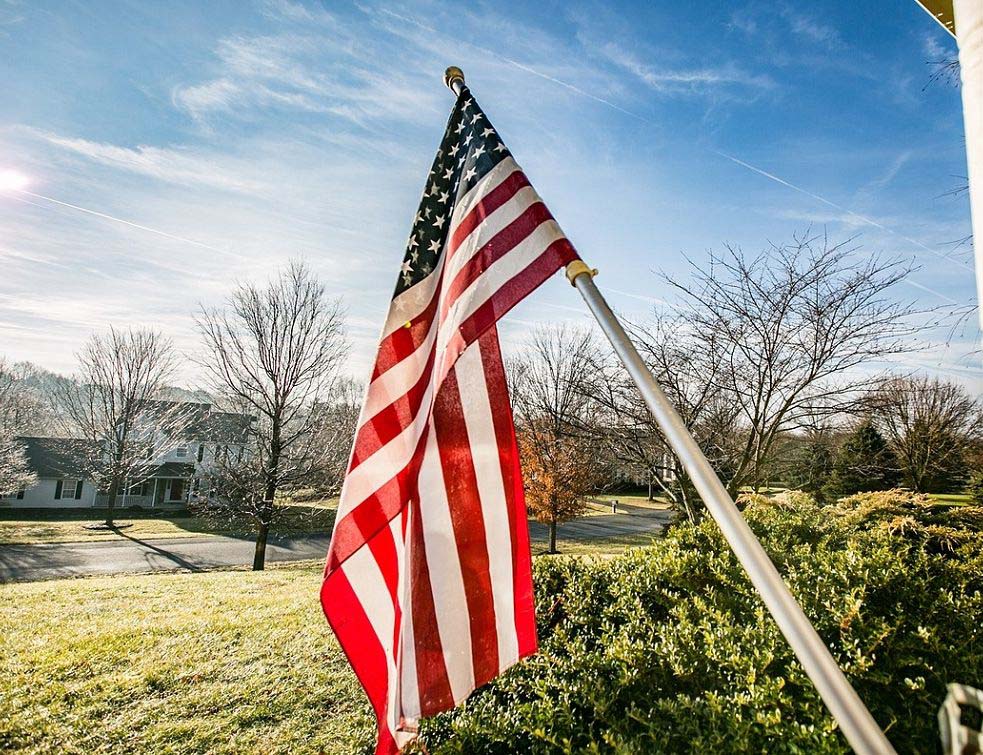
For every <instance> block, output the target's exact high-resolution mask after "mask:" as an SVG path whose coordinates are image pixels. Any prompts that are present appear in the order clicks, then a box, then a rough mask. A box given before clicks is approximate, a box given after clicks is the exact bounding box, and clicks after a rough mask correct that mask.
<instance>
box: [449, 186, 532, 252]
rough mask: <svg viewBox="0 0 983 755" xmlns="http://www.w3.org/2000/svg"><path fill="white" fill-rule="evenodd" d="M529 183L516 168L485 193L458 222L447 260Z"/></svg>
mask: <svg viewBox="0 0 983 755" xmlns="http://www.w3.org/2000/svg"><path fill="white" fill-rule="evenodd" d="M528 185H529V179H528V178H526V176H525V174H524V173H523V172H522V171H521V170H516V171H514V172H513V173H511V174H509V177H508V178H506V179H505V180H504V181H502V182H501V183H500V184H499V185H498V186H496V187H495V188H494V189H492V190H491V191H490V192H488V193H487V194H485V196H483V197H482V198H481V200H480V201H479V202H478V203H477V204H476V205H475V206H474V207H472V208H471V209H470V210H469V211H468V214H467V215H465V216H464V217H463V218H461V222H460V223H458V224H457V227H456V228H455V229H454V232H453V233H452V234H451V237H450V241H449V243H448V244H447V253H448V256H447V262H450V261H451V259H453V257H454V255H455V254H456V253H457V250H458V247H460V246H461V244H462V243H463V242H464V239H466V238H467V237H468V236H469V235H470V234H471V231H473V230H474V229H475V228H477V227H478V226H479V225H481V222H482V221H483V220H484V219H485V218H487V217H488V216H489V215H491V214H492V213H493V212H495V210H497V209H498V208H499V207H501V206H502V205H503V204H505V203H506V202H508V201H509V200H510V199H511V198H512V197H514V196H515V195H516V194H517V193H518V192H519V190H520V189H522V188H524V187H526V186H528ZM445 264H446V263H445Z"/></svg>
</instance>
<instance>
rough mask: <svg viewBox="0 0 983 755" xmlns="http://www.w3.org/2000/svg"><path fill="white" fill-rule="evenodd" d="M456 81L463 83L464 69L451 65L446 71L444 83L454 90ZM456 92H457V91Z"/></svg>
mask: <svg viewBox="0 0 983 755" xmlns="http://www.w3.org/2000/svg"><path fill="white" fill-rule="evenodd" d="M455 81H460V82H461V83H462V84H463V83H464V71H462V70H461V69H460V68H458V67H457V66H449V67H448V68H447V70H446V71H444V85H445V86H446V87H447V88H448V89H450V90H451V91H452V92H453V91H454V82H455ZM454 93H455V94H457V93H456V92H454Z"/></svg>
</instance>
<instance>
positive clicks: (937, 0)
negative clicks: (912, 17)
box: [917, 0, 956, 36]
mask: <svg viewBox="0 0 983 755" xmlns="http://www.w3.org/2000/svg"><path fill="white" fill-rule="evenodd" d="M917 2H918V4H919V5H920V6H922V7H923V8H924V9H925V10H926V11H927V12H928V14H929V15H930V16H931V17H932V18H934V19H935V20H936V21H938V22H939V23H940V24H942V27H943V28H944V29H945V30H946V31H947V32H949V33H950V34H951V35H952V36H956V24H955V17H954V16H953V13H952V0H917Z"/></svg>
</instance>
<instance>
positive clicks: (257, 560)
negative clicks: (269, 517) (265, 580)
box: [253, 523, 270, 571]
mask: <svg viewBox="0 0 983 755" xmlns="http://www.w3.org/2000/svg"><path fill="white" fill-rule="evenodd" d="M269 534H270V525H269V524H266V523H261V524H260V525H259V530H258V531H257V532H256V551H255V552H254V553H253V571H263V569H264V568H265V567H266V538H267V536H268V535H269Z"/></svg>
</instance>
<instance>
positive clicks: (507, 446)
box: [478, 328, 537, 658]
mask: <svg viewBox="0 0 983 755" xmlns="http://www.w3.org/2000/svg"><path fill="white" fill-rule="evenodd" d="M478 344H479V348H480V349H481V359H482V362H483V363H484V365H485V382H486V384H487V385H488V401H489V404H490V405H491V415H492V422H493V424H494V426H495V437H496V439H497V441H498V459H499V464H500V466H501V468H502V482H503V484H504V488H505V500H506V505H507V507H508V515H509V533H510V534H511V536H512V589H513V596H514V601H515V631H516V637H517V639H518V646H519V657H520V658H524V657H525V656H527V655H532V654H533V653H535V652H536V648H537V640H536V599H535V595H534V593H533V584H532V555H531V552H530V547H529V525H528V523H527V519H526V516H527V515H526V499H525V492H524V491H523V488H522V471H521V469H520V467H519V446H518V443H517V442H516V438H515V424H514V423H513V420H512V406H511V403H510V401H509V394H508V382H507V380H506V377H505V365H504V364H503V363H502V352H501V349H500V347H499V343H498V329H497V328H489V330H488V331H487V333H486V334H485V335H484V336H482V338H481V339H480V340H479V341H478Z"/></svg>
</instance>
